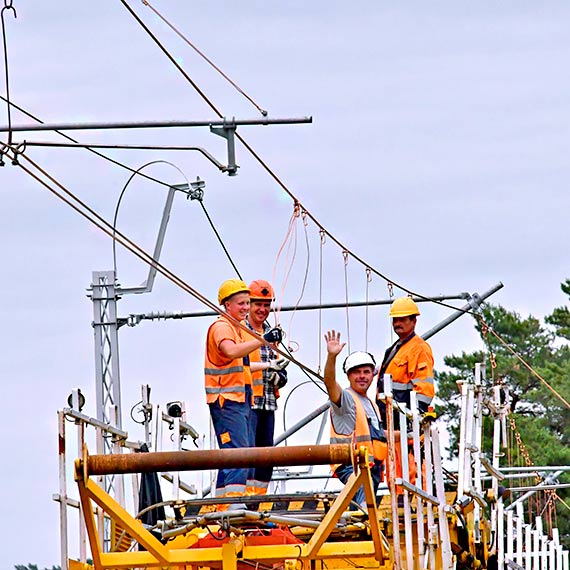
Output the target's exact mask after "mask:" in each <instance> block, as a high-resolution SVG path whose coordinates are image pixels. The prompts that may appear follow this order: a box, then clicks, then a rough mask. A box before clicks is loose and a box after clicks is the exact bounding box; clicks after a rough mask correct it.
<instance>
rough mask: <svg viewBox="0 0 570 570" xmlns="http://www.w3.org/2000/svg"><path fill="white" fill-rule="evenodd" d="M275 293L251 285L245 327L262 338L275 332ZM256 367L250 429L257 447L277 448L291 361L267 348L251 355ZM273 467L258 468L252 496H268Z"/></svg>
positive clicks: (252, 475)
mask: <svg viewBox="0 0 570 570" xmlns="http://www.w3.org/2000/svg"><path fill="white" fill-rule="evenodd" d="M274 300H275V293H274V291H273V287H272V286H271V283H269V282H268V281H265V280H264V279H256V280H255V281H252V282H251V283H250V284H249V301H250V303H249V314H248V316H247V318H246V320H245V324H246V325H247V327H248V328H249V329H251V330H252V331H254V332H256V333H257V334H258V335H260V336H262V335H264V334H265V333H267V332H268V331H269V330H270V329H271V325H270V324H269V323H268V322H267V317H268V316H269V313H270V311H271V303H272V302H273V301H274ZM249 358H250V361H251V366H252V375H251V376H252V382H253V402H252V406H251V414H250V424H249V425H250V429H251V432H252V436H253V438H254V445H255V447H273V436H274V433H275V410H277V398H279V388H283V386H285V384H286V383H287V370H285V367H286V366H287V365H288V364H289V361H288V360H286V359H285V358H281V357H279V356H278V355H277V354H276V352H275V350H274V347H273V346H272V345H270V344H264V345H262V346H260V347H259V348H258V349H256V350H254V351H253V352H252V353H251V354H250V355H249ZM272 474H273V468H272V467H256V468H255V469H254V470H253V472H252V473H250V479H249V480H248V482H247V491H248V493H251V494H255V495H264V494H266V493H267V490H268V488H269V483H270V481H271V475H272Z"/></svg>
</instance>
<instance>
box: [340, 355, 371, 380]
mask: <svg viewBox="0 0 570 570" xmlns="http://www.w3.org/2000/svg"><path fill="white" fill-rule="evenodd" d="M357 366H372V368H375V367H376V360H374V357H373V356H372V355H371V354H370V353H369V352H361V351H359V350H357V351H356V352H351V353H350V354H349V355H348V356H347V357H346V358H345V359H344V363H343V365H342V369H343V370H344V371H345V373H346V374H348V373H349V372H350V371H351V370H352V369H353V368H356V367H357Z"/></svg>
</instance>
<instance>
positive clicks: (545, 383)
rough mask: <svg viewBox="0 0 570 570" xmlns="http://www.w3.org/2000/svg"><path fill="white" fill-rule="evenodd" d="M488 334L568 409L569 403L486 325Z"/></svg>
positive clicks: (569, 407)
mask: <svg viewBox="0 0 570 570" xmlns="http://www.w3.org/2000/svg"><path fill="white" fill-rule="evenodd" d="M486 326H487V328H488V330H489V332H490V333H491V334H492V335H493V336H494V337H495V338H496V339H497V340H498V341H499V342H500V343H501V344H502V345H503V346H504V347H505V348H506V349H507V350H508V351H509V352H510V353H511V354H512V355H513V356H515V357H516V358H517V360H519V362H520V363H521V364H522V365H523V366H524V367H525V368H526V369H527V370H528V371H529V372H531V373H532V374H534V375H535V376H536V377H537V378H538V379H539V380H540V382H542V384H544V386H546V387H547V388H548V389H549V390H550V391H551V392H552V393H553V394H554V395H555V396H556V397H557V398H558V399H559V400H560V401H561V402H562V403H563V404H564V405H565V406H566V407H567V408H568V409H570V402H568V400H566V398H564V396H562V394H560V393H559V392H558V391H556V390H555V389H554V388H553V387H552V386H551V385H550V384H549V383H548V382H547V381H546V380H545V379H544V378H543V377H542V376H541V375H540V374H539V373H538V372H537V371H536V370H535V369H534V368H533V367H532V366H531V365H530V364H529V363H528V362H527V361H526V360H525V359H524V358H523V357H522V356H521V355H520V354H519V353H518V352H517V351H516V350H514V349H513V348H512V347H511V346H510V345H509V344H508V343H507V342H506V341H505V340H504V339H503V338H502V337H501V335H499V333H497V332H496V331H495V330H493V328H492V327H489V326H488V325H486Z"/></svg>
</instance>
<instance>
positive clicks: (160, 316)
mask: <svg viewBox="0 0 570 570" xmlns="http://www.w3.org/2000/svg"><path fill="white" fill-rule="evenodd" d="M469 298H470V295H469V293H457V294H455V295H436V296H434V297H426V298H424V297H412V299H413V300H414V301H415V302H416V303H428V302H431V301H449V300H455V299H469ZM393 302H394V299H379V300H377V301H352V302H349V303H347V302H346V301H342V302H338V303H321V304H315V303H312V304H307V305H286V306H284V307H281V308H280V309H279V311H280V312H282V313H286V312H289V311H315V310H317V309H346V308H347V307H349V308H352V307H366V306H369V307H375V306H378V305H391V304H392V303H393ZM217 314H218V313H216V312H214V311H193V312H191V313H187V312H183V311H162V312H156V313H154V312H153V313H131V314H130V315H129V316H128V317H119V321H120V323H121V324H125V323H127V324H128V325H129V326H135V325H138V324H139V323H140V322H141V321H143V320H150V321H152V320H164V321H165V320H167V319H187V318H192V317H215V316H217Z"/></svg>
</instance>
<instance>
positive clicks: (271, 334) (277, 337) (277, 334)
mask: <svg viewBox="0 0 570 570" xmlns="http://www.w3.org/2000/svg"><path fill="white" fill-rule="evenodd" d="M263 339H264V340H266V341H267V342H281V341H282V340H283V331H282V330H281V329H280V328H279V327H273V328H272V329H269V330H268V331H267V332H266V333H265V334H264V335H263Z"/></svg>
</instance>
